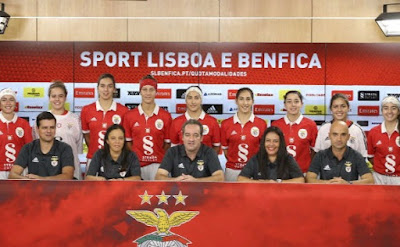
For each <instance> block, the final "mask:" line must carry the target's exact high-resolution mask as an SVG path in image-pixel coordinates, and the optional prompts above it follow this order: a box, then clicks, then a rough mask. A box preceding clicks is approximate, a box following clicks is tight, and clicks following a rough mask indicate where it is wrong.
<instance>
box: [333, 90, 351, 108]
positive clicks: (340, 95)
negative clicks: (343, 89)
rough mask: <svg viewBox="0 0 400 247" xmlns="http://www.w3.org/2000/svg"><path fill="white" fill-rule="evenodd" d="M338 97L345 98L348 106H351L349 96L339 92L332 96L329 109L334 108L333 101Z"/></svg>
mask: <svg viewBox="0 0 400 247" xmlns="http://www.w3.org/2000/svg"><path fill="white" fill-rule="evenodd" d="M337 99H343V100H344V101H345V102H346V105H347V107H350V103H349V99H348V98H347V96H346V95H344V94H342V93H337V94H334V95H333V96H332V98H331V102H330V104H329V109H332V104H333V101H335V100H337Z"/></svg>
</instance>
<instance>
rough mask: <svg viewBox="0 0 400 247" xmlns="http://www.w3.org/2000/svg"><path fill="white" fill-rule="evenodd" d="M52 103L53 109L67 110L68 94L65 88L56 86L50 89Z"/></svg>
mask: <svg viewBox="0 0 400 247" xmlns="http://www.w3.org/2000/svg"><path fill="white" fill-rule="evenodd" d="M49 97H50V105H51V109H53V110H55V111H60V110H65V108H64V104H65V100H66V95H65V92H64V90H63V89H61V88H59V87H55V88H53V89H51V91H50V96H49Z"/></svg>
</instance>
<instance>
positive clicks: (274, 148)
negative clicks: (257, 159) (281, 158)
mask: <svg viewBox="0 0 400 247" xmlns="http://www.w3.org/2000/svg"><path fill="white" fill-rule="evenodd" d="M279 144H280V141H279V135H278V134H276V133H275V132H269V133H268V134H267V135H266V136H265V142H264V146H265V151H266V152H267V154H268V157H269V158H270V159H271V158H274V157H276V156H277V154H278V150H279Z"/></svg>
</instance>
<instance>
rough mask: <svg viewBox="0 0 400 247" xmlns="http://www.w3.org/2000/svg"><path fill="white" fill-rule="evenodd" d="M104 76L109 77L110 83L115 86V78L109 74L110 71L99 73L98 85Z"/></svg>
mask: <svg viewBox="0 0 400 247" xmlns="http://www.w3.org/2000/svg"><path fill="white" fill-rule="evenodd" d="M105 78H109V79H111V81H112V83H113V85H114V88H115V87H116V85H115V78H114V76H113V75H112V74H110V73H104V74H102V75H100V77H99V79H97V86H99V85H100V81H101V80H103V79H105Z"/></svg>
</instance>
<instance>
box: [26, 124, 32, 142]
mask: <svg viewBox="0 0 400 247" xmlns="http://www.w3.org/2000/svg"><path fill="white" fill-rule="evenodd" d="M24 125H25V126H24V131H25V134H24V144H27V143H30V142H31V141H32V140H33V137H32V135H33V130H32V127H31V126H30V125H29V123H28V122H24Z"/></svg>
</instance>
